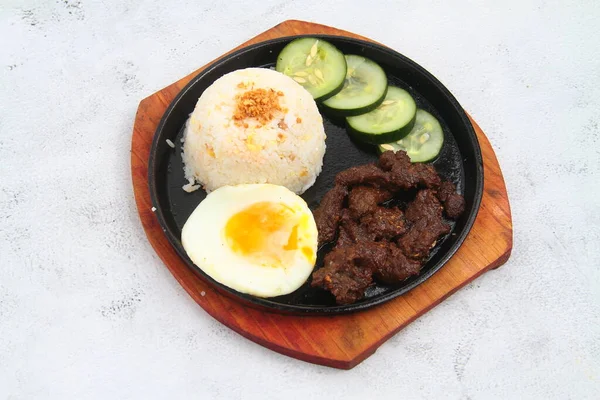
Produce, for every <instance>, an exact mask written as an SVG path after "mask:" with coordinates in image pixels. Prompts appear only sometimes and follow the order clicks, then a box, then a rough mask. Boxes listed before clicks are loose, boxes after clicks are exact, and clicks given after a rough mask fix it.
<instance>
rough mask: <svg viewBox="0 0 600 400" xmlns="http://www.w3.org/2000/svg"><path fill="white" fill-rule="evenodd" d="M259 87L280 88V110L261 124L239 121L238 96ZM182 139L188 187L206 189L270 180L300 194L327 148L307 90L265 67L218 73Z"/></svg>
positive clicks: (313, 177)
mask: <svg viewBox="0 0 600 400" xmlns="http://www.w3.org/2000/svg"><path fill="white" fill-rule="evenodd" d="M258 88H264V89H267V90H268V89H273V90H275V91H281V92H282V93H283V95H281V94H280V96H279V97H278V98H279V104H280V106H281V108H282V110H283V111H281V112H278V113H277V114H276V116H275V118H273V119H272V120H271V121H269V122H267V123H266V124H265V125H262V126H261V124H259V123H258V121H257V120H256V119H254V118H246V119H245V120H243V121H242V122H244V123H246V124H247V125H244V124H240V123H239V121H235V120H234V119H233V115H234V112H235V110H236V104H237V101H236V96H239V95H241V94H243V93H245V92H246V91H247V90H251V89H258ZM284 111H287V112H284ZM282 121H283V122H282ZM236 122H237V124H236ZM183 141H184V143H183V161H184V173H185V177H186V178H187V179H188V181H189V182H190V183H189V184H188V185H186V188H185V189H186V190H187V191H190V190H195V189H197V187H198V186H197V185H195V183H198V184H200V185H202V186H203V187H204V189H205V190H206V191H208V192H210V191H213V190H215V189H217V188H219V187H221V186H225V185H237V184H243V183H271V184H275V185H282V186H285V187H287V188H288V189H290V190H291V191H293V192H294V193H297V194H301V193H303V192H304V191H305V190H306V189H308V188H309V187H310V186H312V185H313V184H314V183H315V180H316V179H317V176H318V175H319V173H320V172H321V168H322V166H323V156H324V154H325V130H324V128H323V118H322V117H321V114H320V113H319V110H318V109H317V105H316V103H315V101H314V100H313V98H312V96H311V95H310V93H308V91H306V90H305V89H304V88H303V87H302V86H301V85H300V84H298V83H297V82H295V81H294V80H293V79H292V78H290V77H288V76H286V75H284V74H281V73H279V72H276V71H273V70H270V69H266V68H248V69H242V70H237V71H234V72H231V73H229V74H226V75H224V76H222V77H221V78H219V79H217V80H216V81H215V82H214V83H213V84H212V85H211V86H210V87H209V88H207V89H206V90H205V91H204V93H202V96H200V99H198V103H197V104H196V107H195V109H194V111H193V112H192V113H191V114H190V118H189V119H188V121H187V123H186V127H185V132H184V138H183Z"/></svg>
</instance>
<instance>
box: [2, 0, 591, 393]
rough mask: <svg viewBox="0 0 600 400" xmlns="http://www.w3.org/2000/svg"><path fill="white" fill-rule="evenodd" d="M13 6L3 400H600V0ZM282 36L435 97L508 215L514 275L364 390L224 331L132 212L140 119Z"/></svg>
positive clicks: (390, 354) (374, 371)
mask: <svg viewBox="0 0 600 400" xmlns="http://www.w3.org/2000/svg"><path fill="white" fill-rule="evenodd" d="M1 3H2V4H0V48H1V49H2V50H1V51H0V104H1V105H2V106H1V108H0V399H34V398H36V399H37V398H48V399H72V398H73V399H74V398H79V399H129V398H144V399H147V398H178V399H179V398H201V399H211V398H219V399H221V398H244V399H253V398H256V399H258V398H260V399H264V398H278V399H279V398H290V399H291V398H301V397H305V396H309V397H310V398H314V399H316V398H327V399H333V398H354V397H359V398H369V397H370V396H371V395H374V394H375V393H376V394H377V395H378V398H403V399H441V398H449V399H515V398H524V399H525V398H526V399H568V398H571V399H597V398H600V250H599V245H600V116H599V113H598V112H599V110H600V84H599V83H598V81H599V79H598V78H599V77H600V56H599V53H598V51H599V50H600V31H599V29H600V28H599V26H600V3H598V1H596V0H587V1H584V0H578V1H551V0H546V1H544V0H530V1H523V0H519V1H513V0H510V1H502V2H492V1H488V2H484V1H469V2H460V3H459V2H448V1H441V0H440V1H425V0H424V1H418V2H415V1H410V2H408V1H402V2H400V1H387V2H383V1H368V2H365V1H353V2H350V1H322V0H308V1H304V2H300V1H281V0H261V1H259V2H255V1H241V0H236V1H228V2H226V3H225V2H224V3H222V4H219V2H217V1H200V2H198V1H187V2H185V1H160V0H140V1H123V2H121V1H91V0H82V1H73V0H59V1H54V0H51V1H25V0H23V1H18V0H8V1H7V0H3V1H2V2H1ZM450 3H453V4H452V5H451V4H450ZM289 18H296V19H305V20H314V21H316V22H321V23H325V24H329V25H332V26H336V27H339V28H342V29H348V30H351V31H354V32H357V33H360V34H363V35H365V36H368V37H371V38H373V39H375V40H378V41H381V42H383V43H385V44H387V45H389V46H391V47H393V48H395V49H397V50H398V51H400V52H402V53H404V54H406V55H407V56H409V57H411V58H412V59H414V60H415V61H417V62H419V63H421V64H422V65H423V66H425V67H426V68H427V69H429V70H430V71H431V72H432V73H433V74H435V75H436V76H437V77H438V78H440V80H441V81H442V82H444V83H445V84H446V85H447V86H448V87H449V88H450V90H451V91H453V93H454V94H455V95H456V97H457V98H458V99H459V101H460V102H461V103H462V104H463V106H464V107H465V108H466V109H467V110H468V111H470V112H471V113H472V115H473V116H474V117H475V119H476V120H477V121H478V122H479V124H480V125H481V126H482V128H483V129H484V130H485V132H486V133H487V134H488V137H489V138H490V141H491V142H492V144H493V146H494V147H495V149H496V152H497V155H498V158H499V160H500V163H501V165H502V167H503V171H504V174H505V178H506V182H507V186H508V191H509V194H510V199H511V203H512V210H513V218H514V226H515V244H514V251H513V256H512V258H511V259H510V260H509V262H508V263H507V264H506V265H505V266H504V267H502V268H500V269H498V270H496V271H493V272H490V273H488V274H485V275H484V276H483V277H481V278H480V279H478V280H476V281H475V283H474V284H472V285H470V286H468V287H467V288H466V289H464V290H462V291H460V292H458V293H457V294H455V295H454V296H452V297H451V298H450V299H449V300H447V301H445V302H444V303H443V304H442V305H440V306H438V307H436V308H435V309H434V310H433V311H431V312H429V313H428V314H427V315H425V316H424V317H422V318H420V319H419V320H418V321H416V322H415V323H413V324H412V325H410V326H409V327H408V328H407V329H405V330H403V331H402V332H400V333H399V334H398V335H396V336H395V337H394V338H392V339H391V340H390V341H389V342H388V343H386V344H385V345H383V346H382V347H381V348H380V349H379V350H378V352H377V353H376V354H375V355H374V356H372V357H371V358H369V359H368V360H367V361H365V362H364V363H362V364H361V365H359V366H358V367H356V368H355V369H354V370H351V371H338V370H334V369H329V368H325V367H319V366H314V365H310V364H306V363H303V362H300V361H296V360H293V359H290V358H287V357H284V356H281V355H278V354H276V353H274V352H271V351H269V350H266V349H264V348H262V347H260V346H258V345H255V344H254V343H252V342H250V341H248V340H246V339H243V338H242V337H240V336H238V335H237V334H235V333H233V332H231V331H229V330H228V329H227V328H225V327H223V326H222V325H220V324H219V323H217V322H215V321H214V320H213V319H212V318H210V317H209V316H208V315H207V314H206V313H205V312H204V311H203V310H202V309H201V308H200V307H198V306H197V305H196V304H195V303H194V302H193V301H192V300H191V299H190V298H189V297H188V296H187V294H186V293H185V292H184V291H183V289H182V288H181V287H180V286H179V285H178V284H177V283H176V282H175V280H174V279H173V278H172V276H171V275H170V274H169V272H168V271H167V269H166V268H165V267H164V266H163V265H162V264H161V262H160V260H159V259H158V258H157V256H156V255H155V254H154V252H153V251H152V249H151V247H150V245H149V244H148V243H147V241H146V239H145V236H144V233H143V231H142V229H141V226H140V223H139V221H138V217H137V214H136V210H135V206H134V201H133V197H132V189H131V183H130V182H131V179H130V174H129V146H130V137H131V128H132V122H133V118H134V114H135V110H136V108H137V105H138V102H139V100H140V99H142V98H144V97H146V96H148V95H149V94H151V93H153V92H154V91H156V90H158V89H160V88H161V87H163V86H165V85H167V84H169V83H171V82H172V81H174V80H176V79H178V78H180V77H182V76H183V75H185V74H187V73H189V72H190V71H192V70H194V69H195V68H197V67H199V66H201V65H202V64H204V63H206V62H207V61H210V60H212V59H213V58H215V57H216V56H218V55H219V54H221V53H223V52H225V51H227V50H229V49H231V48H232V47H234V46H236V45H237V44H239V43H241V42H243V41H245V40H246V39H248V38H250V37H252V36H254V35H255V34H257V33H259V32H262V31H263V30H265V29H267V28H269V27H271V26H273V25H275V24H277V23H279V22H281V21H283V20H285V19H289Z"/></svg>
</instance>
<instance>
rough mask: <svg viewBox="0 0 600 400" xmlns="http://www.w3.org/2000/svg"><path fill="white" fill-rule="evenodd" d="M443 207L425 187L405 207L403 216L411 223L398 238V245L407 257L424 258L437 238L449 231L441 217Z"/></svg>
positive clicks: (448, 226)
mask: <svg viewBox="0 0 600 400" xmlns="http://www.w3.org/2000/svg"><path fill="white" fill-rule="evenodd" d="M442 210H443V207H442V205H441V204H440V202H439V200H438V199H437V197H436V196H435V194H434V192H433V191H431V190H429V189H425V190H421V191H420V192H419V193H417V196H416V197H415V199H414V200H413V201H412V202H411V203H410V204H409V205H408V206H407V207H406V212H405V214H404V215H405V216H406V219H407V220H408V221H410V222H411V223H412V226H411V228H410V229H409V231H408V232H407V233H406V234H404V235H403V236H402V237H401V238H400V239H398V247H399V248H400V249H401V250H402V252H403V253H404V254H405V255H406V256H407V257H409V258H412V259H416V260H419V259H424V258H426V257H427V255H428V254H429V250H431V248H432V247H433V246H435V243H436V242H437V240H438V239H439V238H440V237H441V236H443V235H446V234H448V233H449V232H450V225H448V224H446V223H445V222H444V220H443V219H442Z"/></svg>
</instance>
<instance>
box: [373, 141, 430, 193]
mask: <svg viewBox="0 0 600 400" xmlns="http://www.w3.org/2000/svg"><path fill="white" fill-rule="evenodd" d="M378 165H379V167H380V168H381V169H382V170H384V171H387V172H389V177H388V179H389V181H390V182H391V184H392V185H394V186H395V187H396V188H397V189H399V190H406V189H411V188H414V187H416V186H424V187H426V188H437V187H438V186H439V185H440V183H441V179H440V177H439V176H438V174H437V172H436V171H435V168H434V167H433V165H430V164H422V163H415V164H413V163H411V162H410V158H409V157H408V155H407V154H406V152H405V151H402V150H400V151H397V152H395V153H394V152H393V151H386V152H384V153H382V154H381V156H379V163H378ZM388 186H390V184H388Z"/></svg>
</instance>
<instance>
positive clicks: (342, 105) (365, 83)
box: [322, 54, 387, 116]
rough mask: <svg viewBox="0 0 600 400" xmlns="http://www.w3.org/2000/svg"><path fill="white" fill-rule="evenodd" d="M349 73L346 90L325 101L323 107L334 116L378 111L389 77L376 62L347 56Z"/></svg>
mask: <svg viewBox="0 0 600 400" xmlns="http://www.w3.org/2000/svg"><path fill="white" fill-rule="evenodd" d="M346 64H347V72H346V79H345V81H344V88H343V89H342V90H341V92H339V93H338V94H336V95H335V96H333V97H331V98H329V99H327V100H325V101H324V102H323V103H322V107H323V108H324V109H325V111H329V112H331V113H332V114H336V115H342V116H351V115H360V114H364V113H368V112H369V111H372V110H374V109H376V108H377V107H378V106H379V105H380V104H381V103H382V102H383V100H384V99H385V94H386V92H387V76H386V75H385V72H384V71H383V69H382V68H381V67H380V66H379V65H378V64H377V63H375V62H374V61H371V60H369V59H368V58H364V57H362V56H356V55H352V54H349V55H346Z"/></svg>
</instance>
